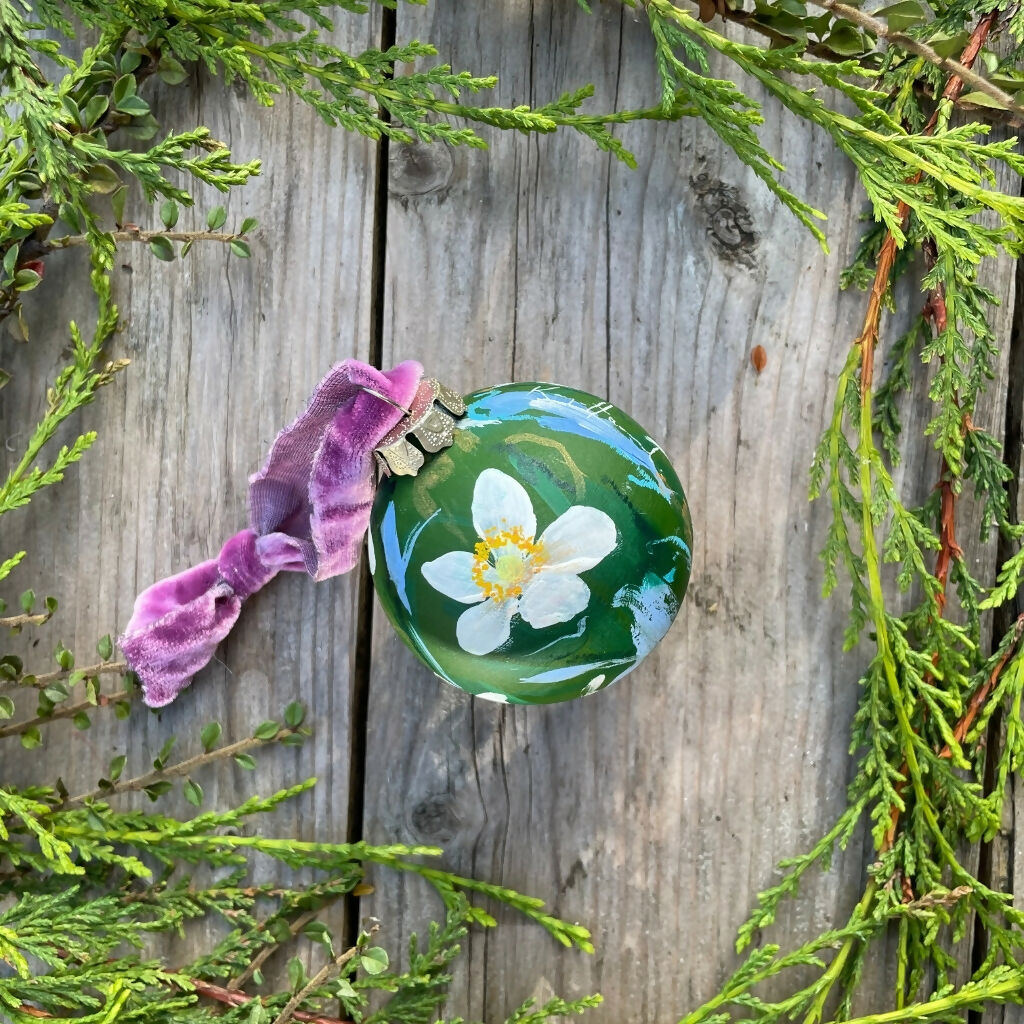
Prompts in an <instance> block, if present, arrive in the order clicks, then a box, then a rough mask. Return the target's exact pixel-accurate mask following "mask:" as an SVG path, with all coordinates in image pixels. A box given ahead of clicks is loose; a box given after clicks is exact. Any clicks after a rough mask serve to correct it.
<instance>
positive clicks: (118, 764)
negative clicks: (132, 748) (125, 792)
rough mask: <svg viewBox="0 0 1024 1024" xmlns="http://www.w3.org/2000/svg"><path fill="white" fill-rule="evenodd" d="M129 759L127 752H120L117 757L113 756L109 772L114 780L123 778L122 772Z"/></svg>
mask: <svg viewBox="0 0 1024 1024" xmlns="http://www.w3.org/2000/svg"><path fill="white" fill-rule="evenodd" d="M127 761H128V757H127V755H126V754H118V755H117V757H114V758H111V761H110V768H109V769H108V771H107V774H108V775H109V776H110V779H111V781H112V782H117V780H118V779H119V778H121V773H122V772H123V771H124V766H125V764H126V763H127Z"/></svg>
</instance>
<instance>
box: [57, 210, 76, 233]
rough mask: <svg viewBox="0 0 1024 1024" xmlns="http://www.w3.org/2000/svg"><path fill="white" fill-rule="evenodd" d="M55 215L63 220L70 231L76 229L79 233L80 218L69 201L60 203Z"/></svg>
mask: <svg viewBox="0 0 1024 1024" xmlns="http://www.w3.org/2000/svg"><path fill="white" fill-rule="evenodd" d="M57 216H58V217H59V218H60V219H61V220H62V221H64V223H65V224H67V226H68V227H69V228H71V230H72V231H76V232H78V233H79V234H81V232H82V218H81V217H80V216H79V213H78V211H77V210H76V209H75V208H74V207H73V206H72V205H71V204H70V203H61V204H60V208H59V209H58V211H57Z"/></svg>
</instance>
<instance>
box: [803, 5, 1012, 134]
mask: <svg viewBox="0 0 1024 1024" xmlns="http://www.w3.org/2000/svg"><path fill="white" fill-rule="evenodd" d="M809 2H810V3H811V4H813V5H814V6H815V7H822V8H824V9H825V10H828V11H831V12H832V13H833V14H835V15H838V16H839V17H840V18H845V19H846V20H847V21H852V22H853V23H854V24H855V25H858V26H860V27H861V28H863V29H866V30H867V31H868V32H870V33H872V35H875V36H878V37H879V38H880V39H885V40H887V41H888V42H890V43H892V44H893V45H894V46H898V47H899V48H900V49H901V50H907V51H908V52H910V53H916V54H917V55H918V56H919V57H923V58H924V59H925V60H926V61H928V63H929V64H934V65H935V66H936V67H939V68H942V70H943V71H945V72H946V73H947V74H948V75H950V76H952V77H954V78H958V79H960V81H961V83H964V84H967V85H969V86H970V87H971V88H972V89H974V90H975V91H976V92H983V93H985V95H987V96H991V97H992V99H994V100H996V101H998V102H999V103H1001V104H1002V105H1003V106H1004V107H1006V109H1007V110H1012V111H1013V112H1014V113H1016V114H1021V115H1024V107H1021V106H1019V105H1018V104H1017V102H1016V101H1015V100H1014V98H1013V97H1012V96H1011V95H1010V94H1009V93H1008V92H1004V91H1003V90H1002V89H1000V88H999V86H998V85H993V84H992V83H991V82H990V81H988V79H986V78H982V77H981V75H979V74H978V73H977V72H975V71H972V70H971V67H970V63H973V59H972V61H971V62H970V63H968V62H967V61H963V62H962V63H961V61H956V60H953V58H952V57H942V56H940V55H939V54H938V53H936V51H935V50H934V49H933V48H932V47H931V46H929V45H928V44H927V43H925V42H922V41H921V40H920V39H915V38H914V37H913V36H908V35H907V34H906V33H905V32H893V31H892V30H890V28H889V27H888V25H886V24H885V22H884V21H879V20H878V19H877V18H873V17H872V16H871V15H870V14H866V13H865V12H864V11H859V10H857V8H856V7H851V6H850V5H849V4H844V3H840V2H839V0H809ZM993 13H998V12H993ZM974 56H975V57H976V56H977V54H975V55H974Z"/></svg>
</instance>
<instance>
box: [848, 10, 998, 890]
mask: <svg viewBox="0 0 1024 1024" xmlns="http://www.w3.org/2000/svg"><path fill="white" fill-rule="evenodd" d="M998 16H999V12H998V11H992V12H990V13H989V14H986V15H985V17H983V18H982V19H981V21H979V22H978V24H977V25H976V26H975V28H974V31H973V32H972V33H971V38H970V39H969V40H968V42H967V45H966V46H965V47H964V50H963V53H962V54H961V56H960V63H961V64H963V65H964V66H965V67H967V68H970V67H972V66H973V65H974V62H975V61H976V60H977V58H978V54H979V53H980V52H981V48H982V46H983V45H984V44H985V40H986V39H988V37H989V34H990V33H991V31H992V29H993V27H994V26H995V23H996V20H997V18H998ZM963 87H964V83H963V80H962V79H960V78H959V77H958V76H956V75H951V76H950V77H949V79H948V81H947V82H946V87H945V88H944V89H943V90H942V97H941V100H940V103H939V104H937V105H936V107H935V110H934V111H933V113H932V116H931V117H930V118H929V119H928V123H927V124H926V125H925V127H924V132H923V134H925V135H931V134H932V133H933V132H934V131H935V128H936V126H937V125H938V123H939V116H940V111H941V104H942V102H944V101H945V102H948V103H955V102H956V100H957V98H958V97H959V96H960V93H961V92H962V91H963ZM921 177H922V175H921V172H918V173H917V174H915V175H914V176H913V177H912V178H910V179H909V183H910V184H916V183H917V182H919V181H920V180H921ZM897 212H898V215H899V219H900V225H901V228H902V229H903V230H904V231H905V230H906V227H907V224H908V222H909V220H910V207H909V206H908V205H907V204H906V203H904V202H900V204H899V206H898V208H897ZM898 251H899V245H898V244H897V241H896V236H895V235H894V234H893V233H892V231H887V232H886V235H885V239H884V241H883V242H882V246H881V248H880V249H879V252H878V261H877V264H876V266H875V277H874V280H873V281H872V284H871V291H870V292H869V294H868V305H867V309H866V311H865V313H864V322H863V325H862V327H861V332H860V334H859V335H858V336H857V339H856V341H855V342H854V344H855V345H857V346H859V347H860V360H861V362H860V396H861V407H862V408H865V407H866V406H867V403H868V399H869V398H870V395H871V387H872V383H873V380H874V367H875V349H876V347H877V345H878V329H879V323H880V321H881V316H882V305H883V303H884V301H885V296H886V293H887V292H888V290H889V281H890V278H891V277H892V270H893V266H894V264H895V262H896V253H897V252H898ZM935 302H940V303H941V306H940V307H939V308H934V303H935ZM929 304H930V305H932V306H933V308H934V313H933V323H935V324H936V325H937V324H939V323H940V322H941V323H942V325H943V326H945V318H946V308H945V301H944V299H943V297H942V296H941V295H934V294H933V295H931V296H929ZM946 476H947V474H946V473H945V472H944V473H943V480H944V481H945V483H946V484H947V487H946V488H945V489H944V491H943V504H942V507H941V515H940V534H941V535H940V538H939V540H940V545H941V547H940V550H939V557H938V561H937V564H936V577H937V578H938V580H939V582H940V584H941V597H940V598H939V600H938V601H937V604H938V611H939V614H940V615H941V614H942V610H943V608H944V607H945V600H946V599H945V590H946V582H947V581H948V579H949V569H950V564H951V562H952V559H953V558H954V557H958V556H959V554H960V553H961V551H960V547H959V545H958V544H957V543H956V533H955V494H954V492H953V490H952V485H951V484H950V483H949V481H948V480H946ZM947 491H948V494H947ZM868 497H869V496H868V495H865V500H867V498H868ZM906 772H907V766H906V765H905V764H904V766H903V769H902V774H903V775H904V776H905V775H906ZM903 789H904V787H903V786H899V787H897V792H898V793H902V791H903ZM899 817H900V811H899V809H898V808H897V807H893V810H892V815H891V820H890V823H889V828H888V830H887V831H886V834H885V837H884V839H883V841H882V847H881V849H880V850H879V852H880V853H883V852H885V851H886V850H888V849H890V848H891V846H892V844H893V843H894V842H895V839H896V829H897V827H898V825H899ZM910 895H911V896H912V893H911V894H910Z"/></svg>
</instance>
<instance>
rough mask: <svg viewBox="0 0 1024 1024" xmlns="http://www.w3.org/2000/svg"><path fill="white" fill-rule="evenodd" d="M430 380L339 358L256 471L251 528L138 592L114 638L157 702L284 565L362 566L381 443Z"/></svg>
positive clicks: (418, 371)
mask: <svg viewBox="0 0 1024 1024" xmlns="http://www.w3.org/2000/svg"><path fill="white" fill-rule="evenodd" d="M422 376H423V367H422V366H420V364H419V363H415V362H411V361H410V362H405V363H401V364H400V365H398V366H396V367H395V368H394V369H393V370H391V371H389V372H387V373H384V372H382V371H381V370H377V369H375V368H374V367H372V366H368V365H367V364H365V363H361V362H358V361H357V360H354V359H349V360H346V361H345V362H343V363H339V364H338V365H337V366H335V367H334V368H333V369H332V370H331V371H330V373H328V374H327V376H326V377H325V378H324V379H323V380H322V381H321V382H320V383H319V384H318V385H317V387H316V390H315V391H314V392H313V395H312V397H311V398H310V400H309V406H308V407H307V409H306V411H305V412H304V413H302V414H301V415H300V416H299V417H298V419H296V420H295V422H294V423H292V424H291V426H289V427H286V428H285V429H284V430H282V431H281V433H280V434H278V435H277V438H276V439H275V440H274V443H273V445H272V447H271V449H270V454H269V455H268V456H267V461H266V463H265V465H264V466H263V468H262V469H261V470H260V471H259V472H258V473H256V474H254V475H253V476H252V477H250V479H249V527H248V529H245V530H242V531H240V532H239V533H236V534H235V535H234V536H233V537H231V538H230V540H228V541H227V543H226V544H225V545H224V546H223V547H222V548H221V551H220V554H219V555H217V557H216V558H212V559H210V560H209V561H207V562H203V563H202V564H200V565H197V566H195V567H194V568H192V569H186V570H185V571H184V572H181V573H178V574H177V575H176V576H171V577H169V578H168V579H165V580H161V581H160V582H159V583H154V584H153V585H152V586H151V587H149V588H147V589H146V590H144V591H143V592H142V593H141V594H140V595H139V596H138V598H137V599H136V601H135V609H134V612H133V614H132V617H131V621H130V622H129V623H128V626H127V628H126V629H125V632H124V635H123V636H122V637H121V638H120V640H119V641H118V644H119V646H120V648H121V650H122V651H123V652H124V655H125V659H126V660H127V662H128V665H129V666H130V667H131V668H132V670H133V671H134V672H135V674H136V675H137V676H138V677H139V680H140V682H141V683H142V695H143V700H145V702H146V703H147V704H148V705H149V706H150V707H154V708H155V707H162V706H163V705H165V704H169V703H170V702H171V701H172V700H174V698H175V697H177V695H178V694H179V693H180V692H181V691H182V690H183V689H185V687H186V686H188V684H189V683H190V682H191V681H192V677H193V676H194V675H195V673H196V672H198V671H199V670H200V669H201V668H202V667H203V666H204V665H206V664H207V662H209V661H210V659H211V658H212V657H213V654H214V651H215V650H216V648H217V645H218V644H219V643H220V642H221V641H222V640H223V639H224V638H225V637H226V636H227V635H228V633H229V632H230V631H231V627H232V626H234V624H235V621H236V620H237V619H238V614H239V611H240V610H241V607H242V602H243V601H245V599H246V598H247V597H250V596H251V595H252V594H254V593H255V592H256V591H257V590H259V589H260V588H261V587H263V586H265V585H266V584H267V583H269V582H270V581H271V580H272V579H273V578H274V577H275V576H276V575H277V574H278V573H279V572H283V571H284V572H303V571H304V572H308V573H309V575H310V576H312V577H313V579H315V580H324V579H328V578H329V577H331V576H337V575H338V574H340V573H344V572H348V571H349V570H350V569H352V568H353V567H354V566H355V565H356V563H357V562H358V560H359V551H360V547H361V544H362V540H363V536H364V535H365V533H366V530H367V527H368V526H369V523H370V508H371V505H372V504H373V495H374V485H375V465H374V455H373V450H374V448H376V447H377V446H378V445H379V444H380V442H381V441H382V440H383V439H384V438H385V437H386V436H387V434H388V433H389V432H390V431H391V430H392V429H393V428H394V427H395V426H396V425H397V424H398V423H399V421H400V420H401V419H402V417H403V412H402V409H401V408H398V406H401V407H402V408H404V409H408V408H409V407H410V405H411V403H412V400H413V398H414V396H415V395H416V392H417V389H418V387H419V386H420V379H421V377H422ZM367 389H368V390H367ZM392 402H393V403H395V404H394V405H392V404H391V403H392Z"/></svg>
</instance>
